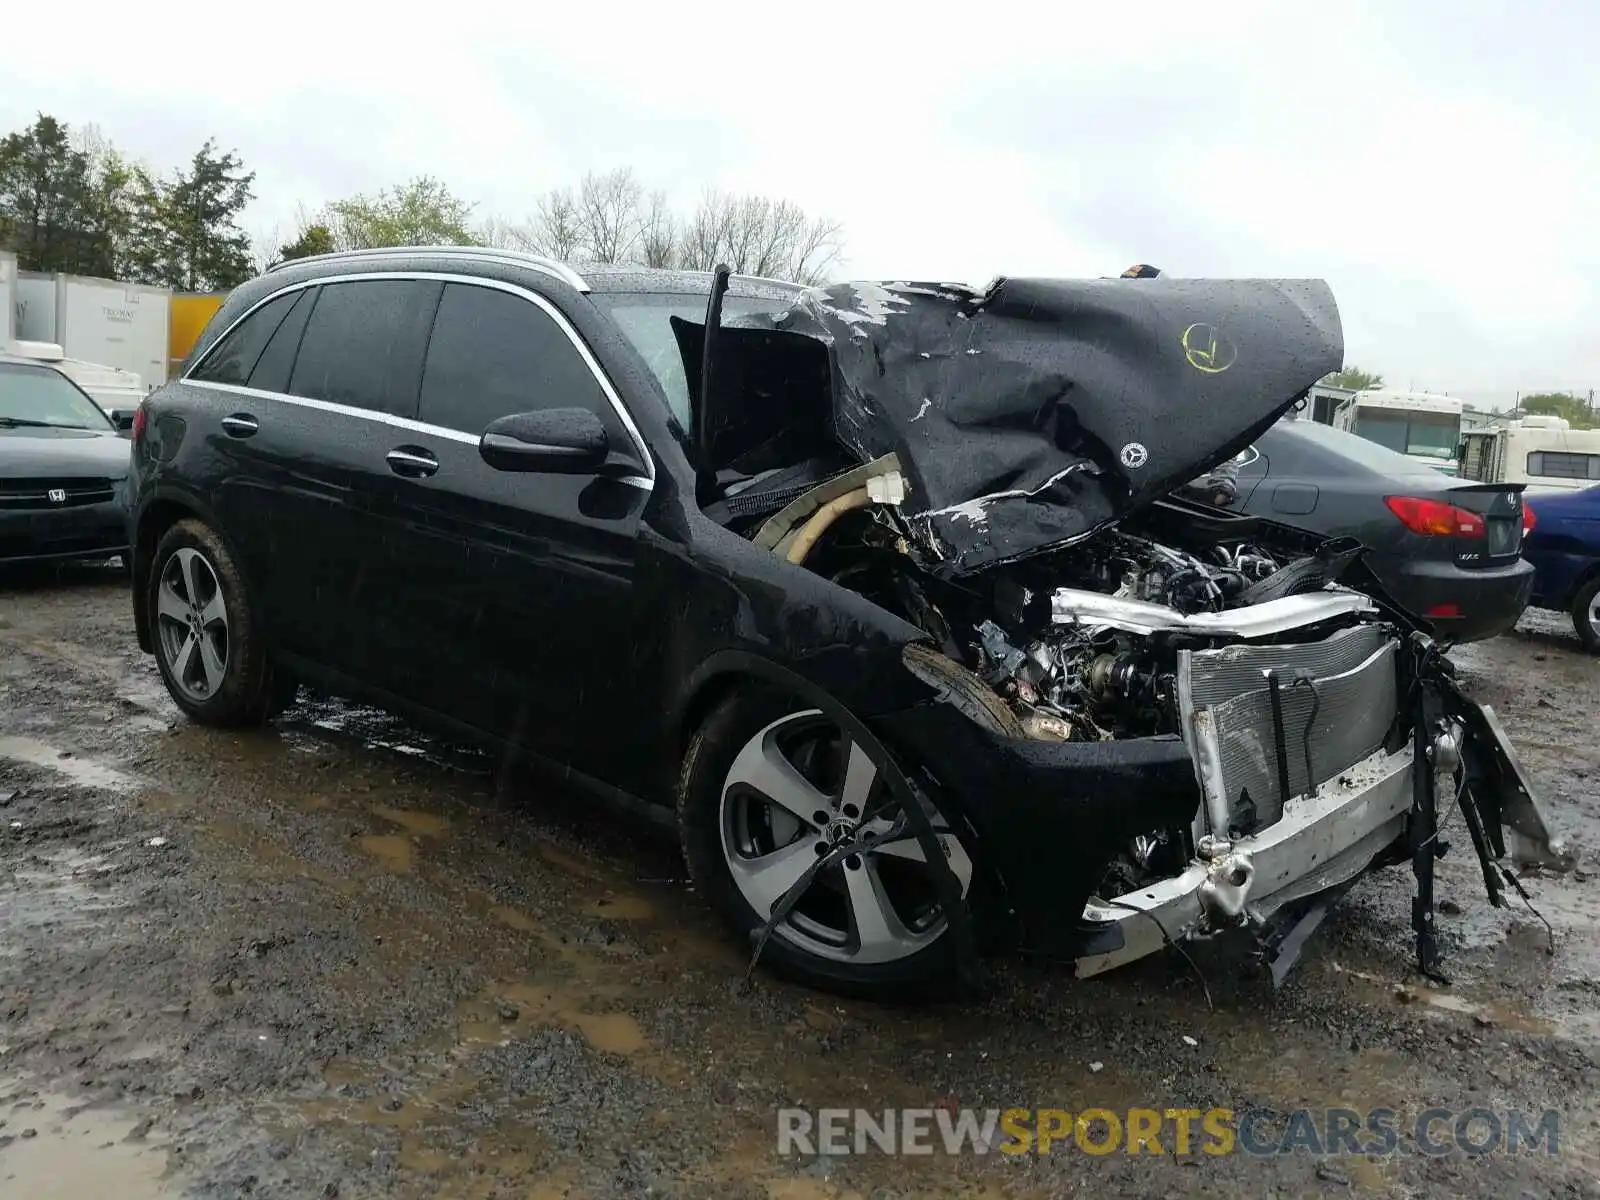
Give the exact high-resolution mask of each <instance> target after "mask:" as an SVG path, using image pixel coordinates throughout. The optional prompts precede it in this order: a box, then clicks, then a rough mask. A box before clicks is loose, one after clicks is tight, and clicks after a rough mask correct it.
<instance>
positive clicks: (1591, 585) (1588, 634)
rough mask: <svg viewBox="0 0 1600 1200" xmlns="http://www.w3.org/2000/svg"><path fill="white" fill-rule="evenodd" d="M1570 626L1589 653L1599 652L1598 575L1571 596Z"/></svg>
mask: <svg viewBox="0 0 1600 1200" xmlns="http://www.w3.org/2000/svg"><path fill="white" fill-rule="evenodd" d="M1572 627H1573V628H1574V629H1575V630H1577V631H1578V640H1579V641H1580V642H1582V643H1583V648H1584V649H1585V650H1587V651H1588V652H1589V653H1590V654H1595V653H1600V575H1597V576H1595V577H1594V578H1593V579H1591V580H1589V582H1588V583H1586V584H1584V585H1583V586H1582V587H1581V588H1579V589H1578V594H1577V595H1576V596H1574V597H1573V598H1572Z"/></svg>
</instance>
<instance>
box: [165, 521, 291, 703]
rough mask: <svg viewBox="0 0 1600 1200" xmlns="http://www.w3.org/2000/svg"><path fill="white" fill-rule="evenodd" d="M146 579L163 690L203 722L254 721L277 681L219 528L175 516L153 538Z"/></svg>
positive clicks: (275, 692) (273, 695)
mask: <svg viewBox="0 0 1600 1200" xmlns="http://www.w3.org/2000/svg"><path fill="white" fill-rule="evenodd" d="M145 586H146V587H147V588H148V593H147V596H146V601H147V603H146V614H147V616H146V619H147V620H148V621H149V629H150V642H151V644H152V645H153V646H154V647H155V652H156V664H157V666H158V667H159V668H160V670H161V678H162V680H163V681H164V682H165V683H166V685H167V691H168V693H169V694H170V695H171V696H172V698H173V700H174V701H176V702H177V705H178V707H179V708H181V709H183V711H184V712H185V713H187V714H188V715H189V716H190V717H191V718H193V719H194V720H195V721H198V722H199V723H200V724H202V725H214V726H218V727H222V728H236V727H239V726H246V725H259V724H260V723H261V722H262V721H264V720H265V719H266V718H267V717H269V716H270V715H272V711H273V709H274V707H275V706H276V704H277V703H278V701H279V697H280V694H281V689H279V688H278V687H276V686H275V684H274V682H273V676H272V669H271V666H270V664H269V663H268V661H267V656H266V647H265V646H264V645H263V644H262V639H261V636H260V631H259V627H258V622H257V618H256V614H255V608H254V606H253V605H252V603H251V599H250V596H249V593H248V591H247V589H246V586H245V582H244V577H243V576H242V575H241V574H240V573H239V568H238V567H237V565H236V564H235V563H234V561H233V555H232V554H230V553H229V551H228V547H227V546H226V544H224V542H223V540H222V538H221V537H220V536H219V535H218V534H217V532H216V530H214V529H212V528H211V527H210V526H208V525H206V524H204V523H203V522H201V521H198V520H185V521H179V522H178V523H177V524H175V525H174V526H172V528H171V529H169V530H167V532H166V533H165V534H164V535H163V536H162V538H161V541H160V542H159V543H158V545H157V546H156V552H155V555H154V559H153V562H152V566H151V570H150V575H149V578H148V579H147V580H146V584H145Z"/></svg>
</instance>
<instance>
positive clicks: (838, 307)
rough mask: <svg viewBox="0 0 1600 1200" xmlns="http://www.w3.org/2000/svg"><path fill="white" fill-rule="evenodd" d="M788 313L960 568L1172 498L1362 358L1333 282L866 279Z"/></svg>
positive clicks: (1068, 536)
mask: <svg viewBox="0 0 1600 1200" xmlns="http://www.w3.org/2000/svg"><path fill="white" fill-rule="evenodd" d="M775 323H776V325H777V326H778V328H780V329H783V330H786V331H790V332H795V333H802V334H808V335H810V336H812V337H815V338H817V339H819V340H821V341H823V342H824V343H826V344H827V345H828V346H829V347H830V350H831V354H830V358H831V360H832V362H831V366H832V372H831V373H832V392H833V395H832V406H833V424H834V431H835V435H836V436H837V437H838V439H839V440H840V441H841V442H842V443H843V444H844V445H845V446H846V447H848V448H849V449H850V450H851V451H852V452H853V453H855V454H857V455H859V456H860V457H861V458H862V459H864V460H870V459H875V458H879V457H881V456H882V455H885V454H888V453H891V452H893V453H897V454H898V455H899V457H900V461H901V462H902V463H903V464H905V465H906V467H907V469H908V470H909V472H910V475H911V481H912V493H911V494H912V501H911V503H910V504H909V505H907V509H906V511H907V515H908V516H909V517H910V519H911V521H912V524H913V526H914V528H916V529H917V530H918V532H919V533H921V534H922V536H923V538H924V541H925V543H926V544H927V545H928V546H929V548H931V549H932V550H933V551H934V552H935V554H936V555H937V556H938V557H939V558H940V559H941V560H942V562H943V565H944V567H945V569H947V570H949V571H950V572H951V573H953V574H965V573H967V572H970V571H975V570H978V569H980V568H983V567H987V566H990V565H993V564H994V563H997V562H1002V561H1006V560H1009V559H1014V558H1020V557H1022V556H1025V555H1028V554H1031V553H1034V552H1036V551H1039V550H1042V549H1045V548H1048V547H1051V546H1055V545H1060V544H1064V543H1069V542H1073V541H1076V540H1078V539H1081V538H1083V537H1086V536H1088V535H1089V534H1091V533H1093V532H1095V531H1096V530H1098V529H1100V528H1102V527H1104V526H1105V525H1106V524H1108V523H1109V522H1110V521H1112V520H1114V519H1116V518H1117V517H1120V516H1122V515H1123V514H1125V513H1126V512H1128V511H1129V510H1130V509H1132V508H1135V507H1138V506H1139V505H1141V504H1143V503H1146V502H1148V501H1152V500H1154V499H1156V498H1158V497H1161V496H1164V495H1166V494H1167V493H1169V492H1171V491H1172V490H1173V489H1174V488H1176V487H1179V486H1181V485H1182V484H1185V483H1187V482H1188V481H1190V480H1191V479H1193V478H1195V477H1196V476H1197V475H1200V474H1201V473H1203V472H1205V471H1207V470H1209V469H1211V468H1212V467H1214V466H1215V465H1216V464H1217V463H1219V462H1222V461H1225V460H1226V459H1228V458H1230V457H1231V456H1232V455H1234V454H1237V453H1238V452H1239V451H1240V450H1242V449H1243V448H1244V447H1245V446H1247V445H1249V443H1250V442H1251V440H1252V439H1254V438H1255V437H1256V436H1257V435H1258V434H1259V433H1260V431H1261V430H1262V429H1264V428H1266V427H1267V426H1268V425H1269V424H1271V423H1272V422H1273V421H1274V420H1276V419H1277V418H1278V417H1279V416H1281V415H1282V414H1283V413H1284V412H1285V411H1287V410H1288V408H1289V407H1290V406H1291V405H1292V404H1293V403H1294V402H1295V400H1296V399H1297V398H1298V397H1299V396H1300V395H1301V394H1303V393H1304V392H1305V391H1306V389H1307V388H1309V387H1310V386H1311V385H1312V384H1313V383H1315V382H1316V381H1317V380H1318V379H1320V378H1321V377H1322V376H1324V375H1326V374H1327V373H1328V372H1330V371H1334V370H1337V369H1338V368H1339V367H1340V366H1341V365H1342V363H1343V357H1344V344H1343V335H1342V332H1341V327H1340V323H1339V313H1338V309H1337V306H1336V305H1335V303H1334V300H1333V295H1332V293H1331V292H1330V291H1329V289H1328V287H1327V285H1326V284H1324V283H1322V282H1321V281H1318V280H1198V279H1196V280H1190V279H1140V280H1119V279H1101V280H1044V279H1003V280H997V281H996V282H995V283H993V284H991V285H990V287H989V288H988V290H986V291H984V292H982V293H979V292H975V291H972V290H970V289H967V288H962V287H958V286H956V285H952V284H909V283H888V284H864V283H848V284H839V285H837V286H833V287H827V288H816V289H811V290H809V291H807V292H806V293H804V294H803V295H802V296H801V297H800V299H799V300H798V301H797V302H796V304H795V305H794V307H793V308H791V309H790V310H789V311H788V312H787V313H785V314H783V315H781V316H779V317H778V318H777V320H776V322H775ZM730 332H732V331H730Z"/></svg>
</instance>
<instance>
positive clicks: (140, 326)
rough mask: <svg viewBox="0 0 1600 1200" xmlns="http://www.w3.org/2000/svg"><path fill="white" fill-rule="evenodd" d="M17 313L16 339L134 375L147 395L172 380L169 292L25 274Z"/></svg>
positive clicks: (21, 278)
mask: <svg viewBox="0 0 1600 1200" xmlns="http://www.w3.org/2000/svg"><path fill="white" fill-rule="evenodd" d="M16 308H17V322H16V328H15V329H14V330H13V333H12V336H13V337H15V338H18V339H21V340H24V341H30V342H51V343H54V344H56V345H58V346H60V347H61V348H62V350H63V351H64V352H65V354H66V357H68V358H71V359H77V360H80V361H83V362H89V363H99V364H103V365H105V366H108V367H115V368H117V369H118V370H121V371H128V372H131V373H132V374H134V375H137V376H138V377H139V381H140V386H141V387H143V389H144V390H145V391H147V392H148V391H149V390H150V389H152V388H156V387H160V386H161V385H162V384H163V383H165V382H166V381H167V340H168V339H167V329H168V324H169V322H170V321H171V319H172V293H171V292H170V291H169V290H168V289H166V288H157V287H146V286H145V285H144V284H138V283H119V282H117V281H116V280H114V279H90V278H86V277H85V276H82V275H60V274H57V275H41V274H38V273H34V272H28V271H24V272H22V273H20V275H19V276H18V279H17V305H16Z"/></svg>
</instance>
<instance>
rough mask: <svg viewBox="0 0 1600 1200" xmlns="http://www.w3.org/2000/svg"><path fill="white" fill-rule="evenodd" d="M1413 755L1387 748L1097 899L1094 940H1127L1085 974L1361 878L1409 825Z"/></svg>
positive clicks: (1089, 910) (1090, 961) (1262, 916)
mask: <svg viewBox="0 0 1600 1200" xmlns="http://www.w3.org/2000/svg"><path fill="white" fill-rule="evenodd" d="M1412 763H1413V756H1412V753H1411V750H1410V748H1409V747H1408V748H1406V749H1404V750H1402V751H1400V752H1398V753H1396V754H1392V755H1391V754H1385V753H1383V752H1381V751H1380V752H1379V753H1377V754H1374V755H1373V756H1372V757H1370V758H1369V759H1367V760H1366V761H1365V762H1362V763H1359V764H1357V765H1356V766H1354V767H1352V768H1351V769H1350V770H1348V771H1346V772H1344V773H1343V774H1341V775H1340V776H1339V777H1338V778H1337V779H1335V780H1332V781H1331V782H1329V783H1327V784H1326V785H1324V786H1323V787H1321V788H1320V789H1318V792H1317V794H1316V795H1314V796H1313V795H1303V796H1298V797H1296V798H1294V799H1292V800H1290V801H1289V803H1288V804H1286V805H1285V806H1284V811H1283V815H1282V816H1281V817H1280V818H1279V819H1278V820H1277V821H1275V822H1274V823H1273V824H1271V825H1269V826H1267V827H1266V828H1265V829H1262V830H1260V831H1259V832H1257V833H1255V834H1252V835H1249V836H1247V837H1243V838H1239V839H1237V840H1235V841H1232V842H1231V843H1230V842H1225V841H1222V840H1220V839H1205V840H1203V841H1202V844H1201V847H1200V855H1199V857H1197V858H1196V859H1195V860H1194V861H1193V862H1191V863H1190V865H1189V867H1188V868H1187V869H1186V870H1185V871H1184V872H1183V874H1181V875H1177V876H1174V877H1172V878H1169V879H1163V880H1161V881H1160V882H1158V883H1154V884H1151V885H1149V886H1146V887H1142V888H1140V889H1139V890H1137V891H1135V892H1130V893H1128V894H1127V895H1124V896H1119V897H1117V898H1116V900H1115V901H1114V902H1106V901H1091V902H1090V903H1089V904H1088V905H1086V906H1085V909H1084V917H1085V919H1086V920H1087V921H1089V922H1090V923H1091V924H1092V925H1094V926H1096V927H1098V930H1099V932H1100V934H1101V936H1096V937H1095V938H1093V939H1092V940H1093V941H1094V942H1101V943H1103V941H1104V940H1107V939H1105V938H1104V937H1103V935H1104V934H1105V933H1107V932H1109V931H1110V930H1111V929H1113V928H1114V929H1115V930H1116V931H1117V932H1118V933H1119V934H1120V941H1121V945H1120V946H1118V947H1117V948H1116V949H1113V950H1110V951H1107V952H1104V953H1097V954H1090V955H1086V956H1084V957H1082V958H1079V959H1077V961H1076V971H1077V974H1078V976H1079V977H1080V978H1083V977H1087V976H1091V975H1099V974H1101V973H1102V972H1105V971H1109V970H1112V969H1113V968H1115V967H1119V966H1122V965H1123V964H1125V963H1129V962H1132V961H1134V960H1135V959H1139V958H1143V957H1144V956H1145V955H1147V954H1152V953H1154V952H1155V951H1157V950H1160V949H1161V948H1162V946H1163V945H1165V944H1166V943H1167V942H1169V941H1176V940H1178V939H1181V938H1184V937H1188V936H1193V935H1195V934H1198V933H1203V932H1207V931H1220V930H1222V929H1225V928H1227V927H1229V926H1231V925H1234V924H1236V923H1238V922H1239V921H1240V920H1241V919H1242V920H1244V921H1247V922H1249V923H1252V924H1257V923H1264V922H1266V921H1267V920H1269V919H1270V918H1271V917H1272V916H1273V915H1274V914H1275V913H1276V912H1277V911H1278V910H1279V909H1280V908H1282V907H1283V906H1285V905H1287V904H1290V903H1293V902H1295V901H1298V900H1302V899H1305V898H1307V897H1310V896H1314V895H1316V894H1318V893H1320V892H1323V891H1326V890H1327V889H1329V888H1333V887H1337V886H1338V885H1340V884H1342V883H1345V882H1347V881H1349V880H1351V879H1353V878H1355V877H1356V876H1357V875H1359V874H1360V873H1361V872H1362V871H1364V870H1365V869H1366V868H1367V866H1368V865H1369V864H1370V863H1371V862H1372V860H1373V859H1374V858H1375V857H1376V856H1377V855H1378V854H1379V853H1381V852H1382V851H1383V850H1384V849H1385V848H1386V847H1388V846H1390V845H1392V844H1393V843H1394V842H1395V841H1396V840H1398V839H1399V838H1401V837H1403V836H1404V834H1405V829H1406V814H1407V812H1408V811H1409V809H1410V808H1411V800H1412V796H1411V791H1412V787H1411V767H1412ZM1109 940H1110V941H1112V942H1115V941H1117V940H1119V939H1117V938H1110V939H1109Z"/></svg>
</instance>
